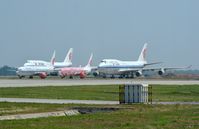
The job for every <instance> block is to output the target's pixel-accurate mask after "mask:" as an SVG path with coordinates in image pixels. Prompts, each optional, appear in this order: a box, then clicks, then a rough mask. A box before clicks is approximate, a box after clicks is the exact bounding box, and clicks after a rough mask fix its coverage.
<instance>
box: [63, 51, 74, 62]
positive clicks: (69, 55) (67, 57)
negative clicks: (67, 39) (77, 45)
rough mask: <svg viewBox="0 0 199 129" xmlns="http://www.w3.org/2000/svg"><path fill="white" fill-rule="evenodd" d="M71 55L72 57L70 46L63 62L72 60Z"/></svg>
mask: <svg viewBox="0 0 199 129" xmlns="http://www.w3.org/2000/svg"><path fill="white" fill-rule="evenodd" d="M72 57H73V48H70V49H69V51H68V53H67V55H66V58H65V60H64V62H72Z"/></svg>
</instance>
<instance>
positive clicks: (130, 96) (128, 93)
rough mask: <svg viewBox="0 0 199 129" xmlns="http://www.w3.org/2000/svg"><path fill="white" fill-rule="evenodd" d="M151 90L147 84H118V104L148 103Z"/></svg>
mask: <svg viewBox="0 0 199 129" xmlns="http://www.w3.org/2000/svg"><path fill="white" fill-rule="evenodd" d="M149 92H150V94H149ZM151 92H152V91H151V90H149V86H148V84H125V85H123V86H120V95H119V100H120V104H122V103H126V104H129V103H148V102H149V95H151ZM150 100H151V99H150Z"/></svg>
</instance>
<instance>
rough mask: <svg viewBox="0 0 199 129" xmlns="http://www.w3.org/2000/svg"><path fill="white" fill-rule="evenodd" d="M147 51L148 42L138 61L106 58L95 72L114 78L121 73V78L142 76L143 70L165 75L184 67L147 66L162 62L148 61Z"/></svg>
mask: <svg viewBox="0 0 199 129" xmlns="http://www.w3.org/2000/svg"><path fill="white" fill-rule="evenodd" d="M146 52H147V43H145V44H144V47H143V49H142V51H141V53H140V56H139V58H138V60H137V61H121V60H117V59H104V60H102V61H101V62H100V64H99V66H98V71H97V72H95V73H94V75H95V76H97V75H100V76H102V77H104V78H106V77H107V76H108V75H110V76H111V77H112V78H114V77H115V75H120V78H123V77H132V78H133V77H134V75H135V76H137V77H139V76H141V75H142V73H143V71H158V74H159V75H163V74H164V73H165V71H166V70H170V69H184V67H183V68H146V66H149V65H154V64H159V63H161V62H155V63H148V62H147V61H146Z"/></svg>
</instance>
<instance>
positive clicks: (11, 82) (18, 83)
mask: <svg viewBox="0 0 199 129" xmlns="http://www.w3.org/2000/svg"><path fill="white" fill-rule="evenodd" d="M127 83H133V84H164V85H172V84H176V85H195V84H197V85H199V81H198V80H154V79H152V80H149V79H62V80H61V79H57V80H56V79H55V80H53V79H52V80H48V79H46V80H38V79H35V80H34V79H32V80H31V79H29V80H28V79H25V80H23V79H0V87H35V86H76V85H108V84H111V85H114V84H127Z"/></svg>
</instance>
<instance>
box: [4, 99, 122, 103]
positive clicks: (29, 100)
mask: <svg viewBox="0 0 199 129" xmlns="http://www.w3.org/2000/svg"><path fill="white" fill-rule="evenodd" d="M0 102H16V103H48V104H101V105H114V104H119V101H102V100H65V99H30V98H0Z"/></svg>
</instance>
